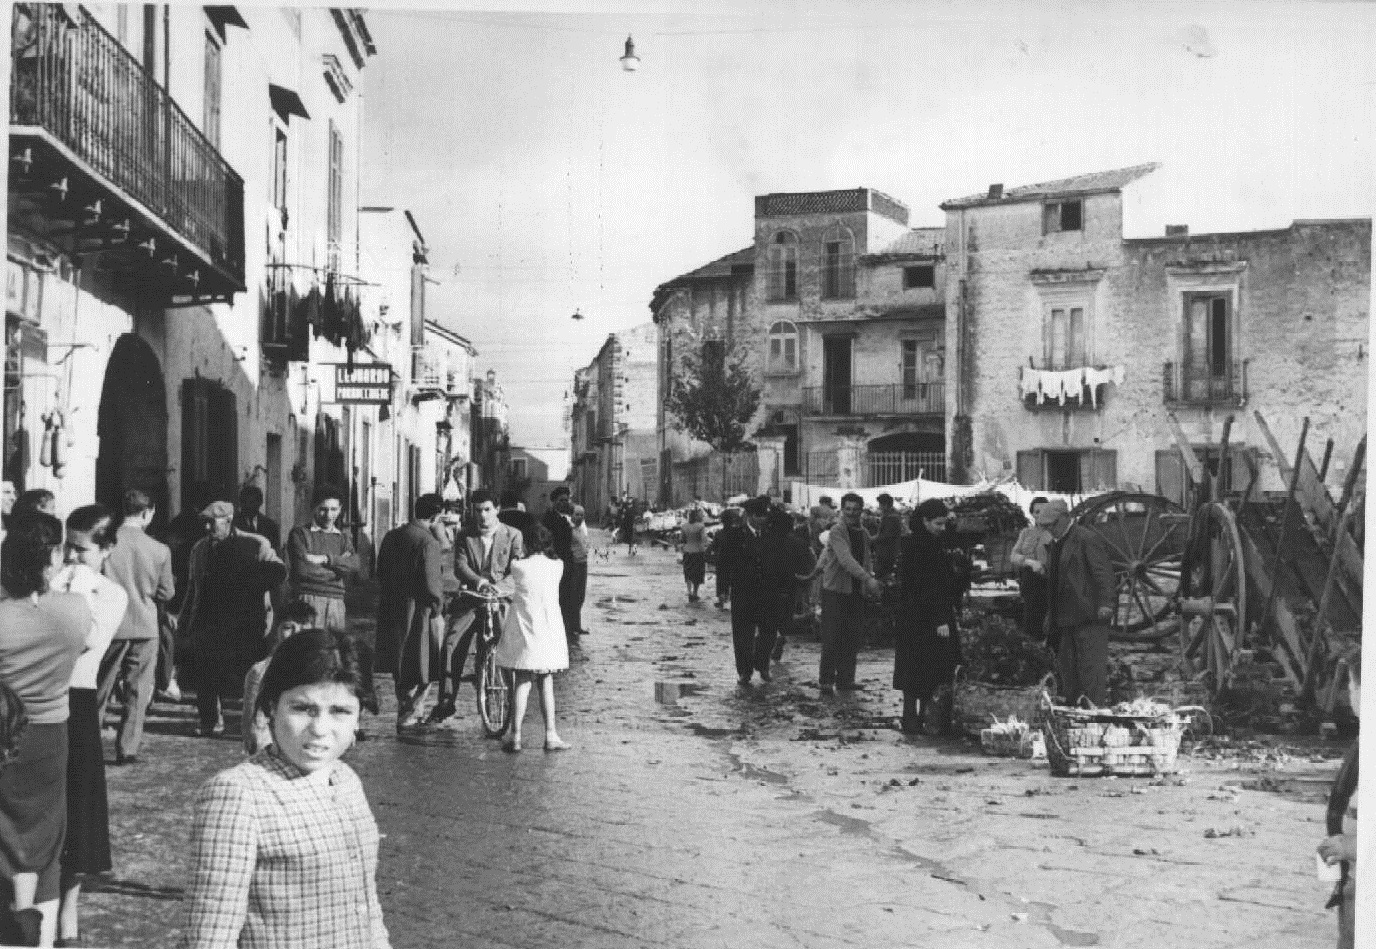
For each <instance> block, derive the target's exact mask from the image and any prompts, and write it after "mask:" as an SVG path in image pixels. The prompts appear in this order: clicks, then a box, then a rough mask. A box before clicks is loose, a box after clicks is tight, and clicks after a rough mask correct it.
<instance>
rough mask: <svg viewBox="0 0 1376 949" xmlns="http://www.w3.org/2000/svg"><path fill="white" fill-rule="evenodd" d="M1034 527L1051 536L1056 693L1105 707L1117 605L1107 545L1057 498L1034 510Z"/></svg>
mask: <svg viewBox="0 0 1376 949" xmlns="http://www.w3.org/2000/svg"><path fill="white" fill-rule="evenodd" d="M1036 519H1037V524H1039V525H1040V526H1042V527H1045V528H1046V529H1047V530H1049V531H1050V532H1051V546H1050V547H1049V548H1048V550H1047V584H1046V587H1047V615H1046V632H1047V638H1048V640H1049V641H1050V642H1051V643H1052V644H1055V643H1056V642H1059V647H1058V648H1057V662H1058V664H1059V666H1060V671H1061V695H1063V696H1065V698H1066V700H1067V701H1068V702H1070V703H1072V704H1073V703H1075V702H1078V701H1079V700H1080V698H1081V696H1083V697H1085V698H1087V699H1089V700H1090V701H1091V702H1093V703H1094V704H1095V705H1105V704H1107V703H1108V626H1109V623H1111V622H1112V621H1113V612H1114V609H1115V608H1116V606H1117V603H1118V579H1117V577H1116V576H1115V574H1114V572H1113V562H1112V560H1111V559H1110V557H1109V552H1108V545H1107V544H1105V543H1104V539H1103V538H1102V537H1100V536H1099V535H1098V534H1096V533H1094V531H1091V530H1088V529H1086V528H1084V527H1081V526H1080V525H1078V524H1076V523H1074V521H1072V520H1071V517H1070V508H1069V507H1067V506H1066V503H1065V502H1064V501H1061V500H1059V499H1056V500H1052V501H1048V502H1047V503H1046V504H1045V505H1044V506H1043V507H1042V508H1041V510H1039V511H1038V512H1037V518H1036Z"/></svg>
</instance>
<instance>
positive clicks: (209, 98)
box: [201, 30, 221, 149]
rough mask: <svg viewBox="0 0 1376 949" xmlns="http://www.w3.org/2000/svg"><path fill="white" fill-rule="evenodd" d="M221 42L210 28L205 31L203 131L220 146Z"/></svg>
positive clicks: (213, 142) (212, 141)
mask: <svg viewBox="0 0 1376 949" xmlns="http://www.w3.org/2000/svg"><path fill="white" fill-rule="evenodd" d="M220 86H221V66H220V44H219V41H218V40H216V39H215V35H214V34H213V33H211V31H210V30H206V31H205V89H204V100H205V101H204V106H205V108H204V110H203V117H202V120H201V131H202V132H204V133H205V137H206V138H207V139H208V140H209V142H210V144H211V145H214V146H215V147H216V148H217V149H218V148H219V147H220Z"/></svg>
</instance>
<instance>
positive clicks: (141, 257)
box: [4, 4, 376, 523]
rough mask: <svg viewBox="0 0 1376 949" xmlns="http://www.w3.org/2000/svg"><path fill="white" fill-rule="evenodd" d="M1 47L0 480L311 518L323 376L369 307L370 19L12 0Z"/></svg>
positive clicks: (352, 14)
mask: <svg viewBox="0 0 1376 949" xmlns="http://www.w3.org/2000/svg"><path fill="white" fill-rule="evenodd" d="M11 42H12V49H11V52H12V55H11V114H10V166H9V167H10V175H9V182H8V198H9V202H8V221H7V223H8V241H7V261H8V280H7V290H8V292H7V298H6V364H5V368H6V374H5V428H4V476H5V479H6V480H8V481H11V482H12V483H13V484H14V485H15V487H16V488H21V489H22V488H32V487H46V488H49V489H51V490H53V491H54V492H55V493H56V495H57V497H58V507H59V509H61V510H70V509H71V508H72V507H75V506H77V505H79V504H83V503H87V502H88V501H90V500H91V499H93V498H95V499H99V500H102V501H106V502H114V501H116V500H117V499H118V498H119V496H120V495H121V494H122V493H123V491H125V490H127V489H128V488H131V487H139V488H143V489H146V490H148V491H149V492H151V493H152V494H153V495H154V497H155V498H157V500H158V502H159V508H160V516H162V517H166V516H167V515H168V514H171V513H175V512H176V511H177V510H178V509H180V508H183V507H195V506H198V505H200V504H201V503H203V502H204V501H205V500H207V499H209V498H212V497H233V496H234V495H235V494H236V493H237V491H238V489H239V487H240V486H242V485H243V484H245V483H256V484H258V485H259V486H260V487H262V488H263V490H264V493H265V495H266V511H267V513H268V514H269V515H271V516H272V517H274V518H277V519H279V520H282V521H283V522H285V523H291V522H292V521H294V520H296V519H298V517H300V516H304V511H302V510H301V506H302V503H303V502H302V498H303V497H305V499H306V501H308V500H309V485H310V484H311V483H314V482H316V481H319V480H321V479H322V478H330V479H339V478H347V477H348V471H347V470H346V465H345V464H344V462H343V453H342V452H341V451H340V446H341V444H342V441H343V436H342V418H341V415H340V411H339V410H338V408H334V409H332V408H329V407H327V406H325V405H324V404H323V402H322V399H321V392H320V382H319V380H320V378H321V376H322V374H324V373H326V372H328V371H330V369H329V367H330V366H331V365H332V364H334V363H336V362H347V361H348V359H349V358H350V354H351V353H356V352H359V351H361V349H362V347H363V345H364V344H365V342H366V339H367V336H368V328H369V325H370V323H371V322H372V319H373V317H374V316H375V315H376V302H375V301H374V300H370V299H369V297H368V293H367V287H366V282H365V281H363V280H362V279H361V278H360V277H359V276H358V259H357V214H356V208H355V202H354V195H356V193H357V190H358V189H357V185H356V181H357V174H358V154H357V144H358V140H359V135H358V129H359V115H360V109H361V103H360V100H359V97H358V96H357V95H356V94H355V93H354V91H353V90H354V88H355V87H356V86H357V84H358V82H359V80H360V75H359V74H360V71H361V70H362V69H363V68H364V67H365V65H366V63H367V61H368V59H369V57H371V56H372V55H374V54H375V52H376V50H375V48H374V46H373V41H372V38H371V36H370V34H369V32H368V28H367V25H366V23H365V20H364V17H363V14H362V13H361V12H360V11H358V10H353V9H347V8H318V9H299V10H298V9H289V10H288V9H276V8H268V7H245V8H243V10H242V11H240V10H239V9H238V8H235V7H230V6H219V7H216V6H211V7H199V6H178V5H173V6H170V7H169V6H162V7H158V6H152V5H145V6H142V7H140V6H131V5H124V4H121V5H115V4H100V5H93V6H90V7H85V6H81V7H78V6H74V5H60V4H17V5H15V8H14V15H13V18H12V35H11ZM312 291H316V292H317V293H318V294H319V295H318V296H317V298H316V299H317V300H319V301H322V302H326V301H327V305H326V306H324V307H320V308H316V309H315V310H312V311H311V312H312V313H313V314H314V315H315V316H316V317H317V319H315V320H314V321H313V322H312V321H311V320H309V319H307V320H305V321H302V319H301V317H302V316H303V315H304V312H305V311H304V310H303V309H302V308H301V307H299V306H296V304H297V303H299V302H300V301H301V300H302V299H304V298H306V297H309V296H310V294H311V292H312ZM322 313H324V314H326V315H327V316H328V319H319V317H320V316H321V314H322Z"/></svg>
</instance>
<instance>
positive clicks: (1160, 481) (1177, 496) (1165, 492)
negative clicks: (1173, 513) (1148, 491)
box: [1156, 448, 1185, 507]
mask: <svg viewBox="0 0 1376 949" xmlns="http://www.w3.org/2000/svg"><path fill="white" fill-rule="evenodd" d="M1156 493H1157V494H1159V495H1161V496H1162V497H1163V498H1169V499H1170V500H1172V501H1174V502H1175V503H1176V504H1179V505H1180V506H1181V507H1184V505H1185V461H1184V459H1183V458H1181V457H1180V452H1179V451H1178V450H1176V449H1174V448H1162V449H1158V450H1157V452H1156Z"/></svg>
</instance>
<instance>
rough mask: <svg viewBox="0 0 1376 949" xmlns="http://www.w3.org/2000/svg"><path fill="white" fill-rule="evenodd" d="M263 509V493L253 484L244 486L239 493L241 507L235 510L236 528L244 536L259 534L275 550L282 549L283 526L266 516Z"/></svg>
mask: <svg viewBox="0 0 1376 949" xmlns="http://www.w3.org/2000/svg"><path fill="white" fill-rule="evenodd" d="M262 509H263V492H262V491H260V490H259V489H258V488H257V487H256V486H254V485H251V484H246V485H244V489H243V490H242V491H240V492H239V506H238V507H237V508H235V509H234V511H235V513H234V527H235V529H236V530H238V531H239V532H240V533H243V534H257V535H258V536H259V537H266V538H267V541H268V543H269V544H271V545H272V549H273V550H279V551H280V550H281V549H282V525H281V524H278V523H277V522H276V521H274V520H273V519H272V518H270V517H268V516H267V515H266V514H262V513H260V512H261V511H262Z"/></svg>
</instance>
